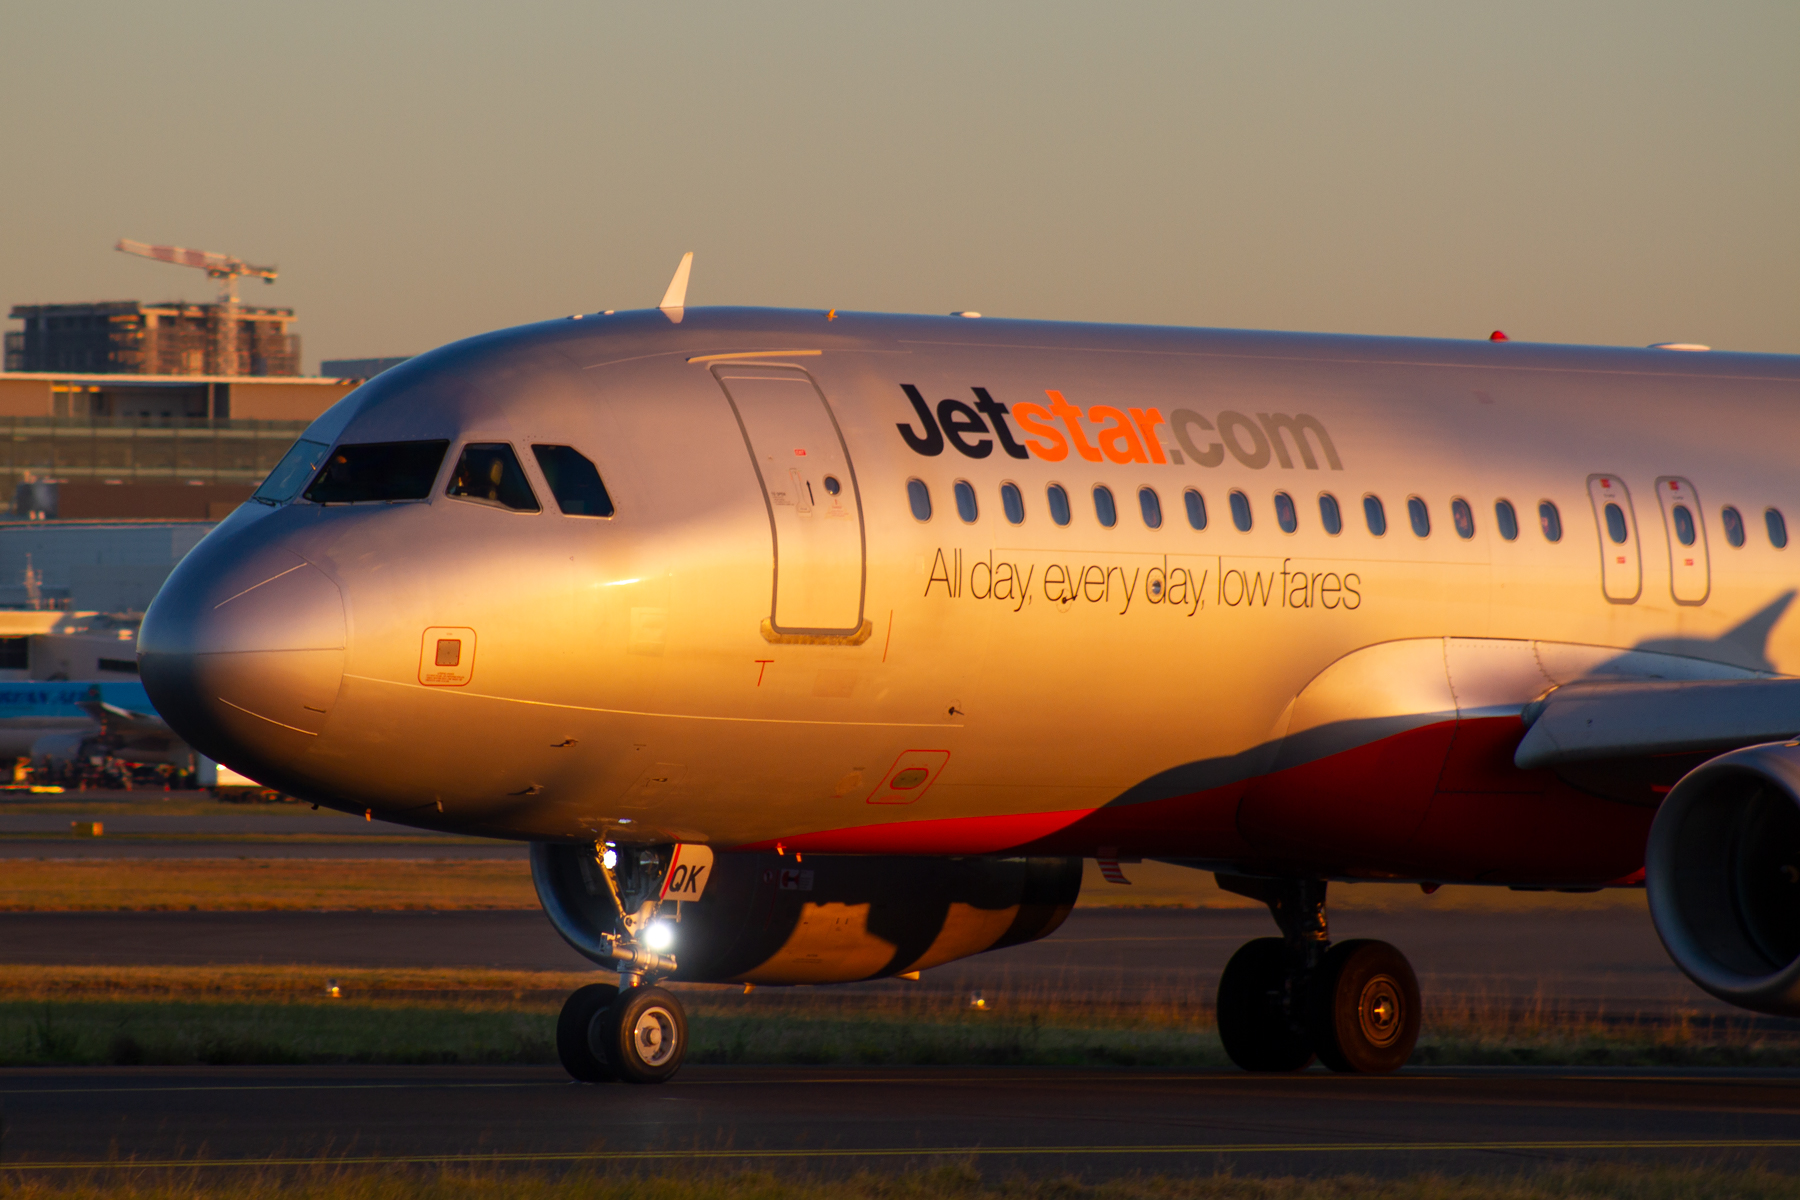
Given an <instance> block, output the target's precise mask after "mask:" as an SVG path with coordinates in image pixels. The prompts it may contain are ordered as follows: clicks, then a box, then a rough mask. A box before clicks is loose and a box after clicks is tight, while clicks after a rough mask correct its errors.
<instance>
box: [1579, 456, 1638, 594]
mask: <svg viewBox="0 0 1800 1200" xmlns="http://www.w3.org/2000/svg"><path fill="white" fill-rule="evenodd" d="M1588 498H1589V499H1590V500H1592V501H1593V502H1594V521H1595V522H1596V523H1597V524H1598V525H1599V527H1600V588H1601V590H1602V591H1604V592H1605V593H1606V598H1607V599H1608V600H1610V601H1612V602H1613V603H1614V604H1630V603H1632V602H1633V601H1634V600H1636V599H1637V598H1638V593H1639V592H1640V591H1642V590H1643V587H1644V564H1643V561H1642V559H1641V557H1640V555H1639V552H1638V531H1637V517H1636V516H1635V515H1634V514H1633V513H1632V511H1631V493H1630V492H1628V491H1626V490H1625V484H1624V482H1623V481H1622V480H1620V479H1619V477H1618V476H1617V475H1589V476H1588Z"/></svg>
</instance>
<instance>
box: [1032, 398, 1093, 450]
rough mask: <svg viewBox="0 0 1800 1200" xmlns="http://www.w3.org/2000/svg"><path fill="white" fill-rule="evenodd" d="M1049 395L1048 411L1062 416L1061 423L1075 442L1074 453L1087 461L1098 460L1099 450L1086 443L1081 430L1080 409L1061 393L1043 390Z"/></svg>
mask: <svg viewBox="0 0 1800 1200" xmlns="http://www.w3.org/2000/svg"><path fill="white" fill-rule="evenodd" d="M1044 395H1046V396H1048V397H1050V411H1051V412H1053V413H1055V414H1056V415H1057V416H1059V417H1061V418H1062V423H1063V424H1064V425H1065V426H1066V427H1067V428H1068V430H1069V440H1070V441H1071V442H1073V443H1074V444H1075V453H1077V454H1079V455H1081V457H1083V458H1085V459H1087V460H1088V461H1089V462H1099V461H1100V452H1099V451H1098V450H1096V449H1094V448H1093V447H1092V446H1090V445H1088V440H1087V435H1086V434H1084V433H1082V432H1081V410H1080V409H1079V408H1076V407H1075V406H1074V405H1073V404H1070V403H1069V402H1068V401H1067V400H1064V399H1063V394H1062V393H1061V392H1056V391H1048V390H1047V391H1045V392H1044Z"/></svg>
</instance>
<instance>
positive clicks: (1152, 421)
mask: <svg viewBox="0 0 1800 1200" xmlns="http://www.w3.org/2000/svg"><path fill="white" fill-rule="evenodd" d="M1131 419H1132V421H1133V423H1135V424H1136V425H1137V427H1138V432H1139V433H1141V434H1143V435H1144V448H1145V449H1146V450H1148V451H1150V461H1151V462H1159V463H1166V462H1168V461H1169V460H1168V459H1167V458H1165V457H1164V456H1163V448H1162V443H1161V442H1159V441H1157V440H1156V427H1157V426H1158V425H1162V424H1164V423H1165V422H1164V421H1163V415H1162V410H1161V409H1156V408H1134V409H1132V410H1131ZM1138 461H1140V462H1142V461H1143V460H1142V459H1139V460H1138Z"/></svg>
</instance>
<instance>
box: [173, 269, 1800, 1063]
mask: <svg viewBox="0 0 1800 1200" xmlns="http://www.w3.org/2000/svg"><path fill="white" fill-rule="evenodd" d="M671 301H672V302H671ZM1797 441H1800V358H1795V357H1784V356H1773V355H1750V354H1727V353H1710V352H1691V353H1686V352H1681V351H1677V350H1670V349H1661V348H1653V349H1611V348H1595V347H1576V346H1549V345H1528V344H1522V343H1518V342H1501V341H1482V342H1457V341H1441V340H1424V339H1406V338H1376V337H1348V336H1329V335H1302V334H1283V333H1258V332H1230V331H1220V330H1210V329H1176V328H1150V327H1134V326H1103V325H1080V324H1057V323H1050V322H1037V321H1012V320H993V319H986V318H977V317H975V316H974V315H973V314H962V315H955V316H949V317H919V316H892V315H882V314H873V313H846V312H835V311H833V312H829V313H827V312H813V311H782V310H768V309H736V308H686V307H685V306H684V305H683V304H682V300H681V297H680V296H679V295H674V296H671V297H670V298H668V299H666V300H665V304H664V306H663V307H662V308H661V309H649V310H644V311H638V312H619V313H604V314H599V313H596V314H585V315H581V316H576V317H571V318H568V319H564V320H558V321H551V322H545V323H541V324H535V325H529V326H524V327H521V328H518V329H511V330H505V331H501V332H497V333H493V334H488V335H485V336H482V337H476V338H472V339H469V340H467V341H463V342H458V343H455V344H453V345H449V346H446V347H443V348H442V349H439V350H437V351H434V352H432V353H430V354H427V355H424V356H422V357H419V358H415V359H413V360H411V361H409V362H407V363H405V364H403V365H401V366H399V367H396V368H394V369H393V370H390V371H388V372H386V373H384V374H383V375H381V376H380V377H379V378H377V379H375V380H373V381H371V382H370V383H368V384H365V385H364V386H363V387H361V388H359V389H358V390H357V391H355V392H354V393H352V394H351V395H349V396H348V397H346V398H345V399H344V400H343V401H342V402H341V403H339V404H338V405H337V406H336V407H334V408H333V409H332V410H331V411H330V412H328V413H327V414H325V415H324V416H323V417H321V418H320V419H319V420H318V421H317V422H316V423H315V424H314V425H313V426H312V427H311V429H309V430H308V431H307V433H306V434H305V435H304V436H303V438H302V440H301V441H300V442H299V443H298V444H297V445H296V446H295V448H294V450H293V452H292V453H291V454H290V455H289V456H288V458H287V459H286V460H284V461H283V463H282V464H281V465H280V466H279V467H277V468H276V470H275V471H274V472H273V473H272V474H271V475H270V477H269V479H268V481H267V482H266V483H264V485H263V486H262V488H261V490H260V491H259V492H258V493H257V495H256V499H257V501H258V503H255V504H247V505H245V506H244V507H242V508H240V509H239V510H237V512H235V513H234V514H233V515H232V516H231V517H230V518H229V519H227V520H226V521H224V522H223V523H221V524H220V525H219V526H218V528H217V529H215V530H214V531H213V532H212V533H211V534H210V535H209V536H208V537H207V538H206V539H205V541H203V542H202V543H201V544H200V545H199V546H198V547H197V548H196V549H195V550H194V551H193V552H192V553H191V554H189V555H188V556H187V558H186V559H185V560H184V561H183V562H182V563H181V565H180V566H179V567H178V568H177V569H176V571H175V573H174V574H173V575H172V576H171V578H170V580H169V582H168V584H167V585H166V586H165V587H164V589H163V591H162V593H161V594H160V595H159V596H158V597H157V599H156V602H155V604H154V605H153V606H152V607H151V609H150V611H149V613H148V615H147V616H146V618H145V621H144V625H143V630H142V635H141V641H140V665H141V669H142V673H143V679H144V683H145V686H146V687H147V688H148V690H149V694H150V697H151V698H152V699H153V700H154V701H155V704H156V708H157V710H158V711H160V712H161V713H163V714H164V715H165V716H166V717H167V718H168V720H169V722H170V724H171V725H172V726H174V728H175V729H176V730H178V731H179V732H180V734H181V735H182V736H183V737H184V738H186V739H187V740H188V741H189V742H191V743H192V744H193V745H194V746H195V747H197V748H199V749H200V750H201V751H203V752H204V753H206V754H208V755H211V756H213V757H216V758H218V759H219V760H220V761H222V762H224V763H226V764H229V765H230V766H231V767H233V768H236V769H237V770H239V771H242V772H244V773H245V774H247V775H250V776H252V777H254V778H256V779H258V780H260V781H262V782H263V783H265V784H268V785H269V786H271V787H276V788H279V789H280V790H282V791H284V792H287V793H290V794H292V795H295V796H299V797H303V798H305V799H309V800H314V801H317V802H318V803H321V804H324V805H329V806H332V807H336V808H341V809H345V810H349V811H354V812H364V811H368V812H372V813H373V814H375V815H378V816H380V817H381V818H382V819H384V820H389V821H397V822H401V823H407V824H412V825H416V826H420V827H426V828H433V829H447V830H462V831H468V832H471V833H480V834H484V835H488V836H498V837H510V838H518V839H526V840H529V841H531V842H532V864H533V872H534V878H535V880H536V883H537V887H538V892H539V895H540V897H541V898H542V901H543V904H544V908H545V911H546V913H547V914H548V915H549V917H550V919H551V921H552V922H553V923H554V924H555V927H556V928H557V930H558V931H559V932H560V933H561V934H562V936H563V937H565V938H566V939H567V940H568V941H569V942H570V944H571V945H573V946H575V947H576V948H577V949H578V950H580V951H581V952H582V953H584V954H586V955H587V956H588V957H590V958H591V959H593V960H594V961H595V962H597V963H599V964H601V965H602V966H605V967H608V968H611V969H613V970H616V971H617V972H618V974H619V986H618V987H614V986H613V985H612V984H610V983H604V984H593V985H590V986H588V987H584V988H582V989H581V990H580V991H578V992H576V993H575V994H574V995H573V996H572V997H571V998H570V999H569V1001H568V1003H567V1004H566V1005H565V1007H564V1010H563V1014H562V1018H561V1021H560V1023H559V1029H558V1047H559V1051H560V1053H561V1055H562V1059H563V1062H564V1064H565V1066H566V1067H567V1068H568V1070H569V1071H570V1073H571V1074H572V1075H573V1076H575V1077H576V1078H578V1079H583V1080H601V1079H607V1078H615V1077H616V1078H623V1079H627V1080H632V1081H638V1082H649V1081H656V1080H661V1079H666V1078H668V1076H669V1075H670V1074H672V1073H673V1072H674V1071H675V1069H676V1068H677V1067H678V1066H679V1065H680V1062H681V1057H682V1054H683V1052H684V1048H685V1040H686V1033H685V1020H684V1018H683V1016H682V1011H681V1006H680V1004H679V1002H678V1001H677V999H676V998H675V996H674V995H673V994H672V993H670V992H669V991H668V990H666V989H664V988H662V987H659V986H657V983H658V981H659V980H667V979H673V980H712V981H746V982H762V983H828V982H834V981H848V980H859V979H872V978H880V977H885V976H896V975H903V974H908V973H912V972H916V971H919V970H921V969H924V968H928V967H932V966H935V965H937V964H940V963H943V962H947V961H950V960H952V959H956V958H959V957H962V956H965V955H969V954H974V953H978V952H980V951H984V950H988V949H992V948H995V947H999V946H1007V945H1012V944H1016V943H1019V942H1023V941H1029V940H1031V939H1034V938H1039V937H1043V936H1045V935H1046V934H1048V933H1050V932H1051V931H1053V930H1054V929H1055V928H1056V927H1057V926H1058V924H1059V923H1060V922H1061V921H1062V920H1063V918H1064V917H1065V915H1066V914H1067V913H1068V911H1069V909H1070V907H1071V905H1072V904H1073V903H1074V901H1075V897H1076V892H1077V890H1078V887H1079V883H1080V866H1081V859H1082V858H1083V857H1094V858H1098V859H1099V860H1100V861H1101V863H1102V865H1103V867H1105V868H1106V869H1107V870H1108V871H1109V872H1111V873H1114V874H1119V873H1122V872H1123V871H1124V870H1125V869H1126V868H1124V867H1121V866H1120V865H1119V864H1123V863H1130V862H1132V861H1136V860H1138V859H1141V858H1156V859H1163V860H1169V861H1174V862H1179V863H1184V864H1187V865H1189V866H1192V867H1195V868H1197V869H1202V870H1209V871H1213V872H1216V873H1217V876H1218V880H1219V882H1220V884H1221V885H1222V886H1224V887H1226V888H1229V889H1231V890H1233V891H1236V892H1240V893H1242V894H1244V895H1247V896H1252V897H1255V898H1257V899H1259V900H1262V901H1265V902H1266V903H1267V904H1268V906H1269V908H1270V911H1271V913H1272V914H1273V916H1274V918H1275V921H1276V924H1277V926H1278V928H1279V930H1280V933H1281V936H1280V937H1272V938H1265V939H1258V940H1256V941H1252V942H1250V943H1249V944H1248V945H1246V946H1244V947H1243V948H1242V949H1240V950H1239V951H1238V952H1237V954H1236V955H1235V956H1233V958H1232V959H1231V961H1230V963H1229V965H1228V966H1227V967H1226V969H1225V972H1224V977H1223V979H1222V981H1221V983H1220V991H1219V1001H1218V1014H1219V1026H1220V1033H1221V1036H1222V1038H1223V1040H1224V1043H1225V1046H1226V1049H1227V1050H1228V1051H1229V1053H1230V1054H1231V1056H1232V1058H1233V1059H1234V1060H1235V1061H1236V1062H1237V1063H1239V1064H1240V1065H1242V1066H1244V1067H1246V1068H1249V1069H1252V1070H1271V1071H1274V1070H1292V1069H1297V1068H1299V1067H1302V1066H1304V1065H1306V1064H1307V1063H1308V1062H1310V1061H1311V1060H1312V1059H1313V1058H1314V1057H1315V1056H1316V1057H1317V1058H1318V1059H1320V1060H1322V1061H1323V1062H1324V1063H1325V1064H1327V1065H1328V1066H1330V1067H1332V1068H1334V1069H1337V1070H1348V1071H1389V1070H1392V1069H1394V1068H1396V1067H1398V1066H1399V1065H1401V1064H1402V1063H1403V1062H1405V1061H1406V1059H1407V1057H1408V1055H1409V1054H1410V1052H1411V1050H1412V1047H1413V1043H1414V1040H1415V1038H1416V1036H1417V1033H1418V1026H1419V990H1418V985H1417V982H1416V980H1415V978H1414V974H1413V972H1412V970H1411V968H1410V967H1409V966H1408V964H1407V961H1406V959H1405V957H1404V956H1403V955H1402V954H1401V953H1400V951H1399V950H1397V949H1396V948H1394V947H1392V946H1389V945H1387V944H1385V943H1381V942H1372V941H1362V940H1355V941H1341V942H1336V943H1333V942H1332V941H1331V940H1330V938H1329V936H1328V927H1327V922H1326V907H1325V896H1326V888H1327V884H1328V883H1330V882H1334V881H1344V882H1354V881H1366V880H1382V881H1410V882H1415V883H1419V884H1422V885H1424V886H1426V887H1427V888H1429V887H1430V886H1431V885H1434V884H1441V883H1452V882H1454V883H1470V884H1487V885H1493V886H1511V887H1523V888H1555V889H1575V890H1587V889H1595V888H1602V887H1635V886H1640V885H1644V884H1647V885H1648V887H1649V889H1650V900H1651V908H1652V914H1653V917H1654V920H1655V923H1656V927H1657V930H1658V932H1659V933H1660V934H1661V936H1662V938H1663V940H1664V942H1665V943H1666V945H1667V946H1668V949H1669V951H1670V953H1671V955H1672V956H1673V957H1674V959H1675V961H1676V962H1677V963H1678V964H1679V965H1680V966H1681V968H1682V969H1683V970H1684V971H1686V972H1687V973H1688V974H1689V975H1690V976H1691V977H1692V978H1693V979H1694V980H1695V981H1696V982H1697V983H1698V984H1700V986H1702V987H1704V988H1706V989H1707V990H1709V991H1711V992H1712V993H1713V994H1715V995H1717V996H1720V997H1722V998H1724V999H1726V1000H1729V1001H1731V1002H1733V1003H1735V1004H1739V1005H1742V1006H1744V1007H1747V1008H1752V1009H1758V1010H1761V1011H1766V1012H1778V1013H1795V1012H1800V919H1797V918H1800V813H1797V812H1796V796H1800V742H1796V741H1794V740H1792V739H1793V738H1794V736H1795V735H1796V733H1800V680H1796V679H1794V678H1791V676H1792V675H1793V674H1795V673H1796V668H1797V667H1800V630H1796V628H1795V627H1794V623H1793V622H1792V621H1789V620H1787V619H1786V618H1787V615H1788V610H1789V608H1790V606H1791V604H1792V601H1793V598H1794V595H1795V587H1796V579H1797V578H1800V570H1797V569H1796V563H1795V560H1794V558H1793V556H1794V555H1795V554H1797V553H1800V549H1794V548H1790V547H1789V545H1788V542H1789V532H1788V524H1787V522H1788V520H1789V517H1790V516H1791V515H1793V514H1795V513H1800V484H1797V483H1796V476H1795V473H1794V471H1793V469H1792V462H1791V459H1792V447H1793V445H1794V444H1795V443H1796V442H1797Z"/></svg>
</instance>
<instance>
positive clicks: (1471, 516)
mask: <svg viewBox="0 0 1800 1200" xmlns="http://www.w3.org/2000/svg"><path fill="white" fill-rule="evenodd" d="M1450 523H1451V524H1452V525H1454V526H1456V536H1457V537H1459V538H1462V539H1463V540H1464V541H1467V540H1468V539H1469V538H1472V537H1474V536H1475V510H1474V509H1472V508H1470V507H1469V502H1468V501H1467V500H1452V501H1451V502H1450Z"/></svg>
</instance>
